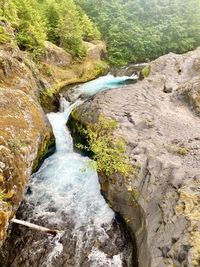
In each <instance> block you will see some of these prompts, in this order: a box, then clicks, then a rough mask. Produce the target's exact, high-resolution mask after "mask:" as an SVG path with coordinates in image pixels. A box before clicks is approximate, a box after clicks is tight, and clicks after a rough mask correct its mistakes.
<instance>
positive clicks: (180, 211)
mask: <svg viewBox="0 0 200 267" xmlns="http://www.w3.org/2000/svg"><path fill="white" fill-rule="evenodd" d="M199 75H200V49H197V50H196V51H193V52H189V53H187V54H185V55H176V54H172V53H170V54H168V55H166V56H163V57H160V58H159V59H157V60H156V61H154V62H152V63H151V74H150V76H149V77H148V78H146V79H144V80H143V81H139V82H138V83H137V84H134V85H129V86H127V87H126V88H123V89H117V90H108V91H104V92H102V93H100V94H98V95H96V96H95V97H94V98H92V99H90V100H89V101H87V102H85V103H84V104H83V105H82V106H80V107H79V110H78V113H79V114H80V119H81V114H85V113H88V116H84V119H83V118H82V122H83V123H85V122H86V121H85V118H86V117H87V120H88V121H90V122H91V121H95V120H96V118H97V117H98V114H100V113H104V114H105V115H106V116H108V117H111V118H113V119H115V120H117V121H118V122H119V126H118V129H117V130H116V132H115V134H116V135H117V136H121V137H123V138H124V139H125V140H126V142H127V153H128V155H129V157H130V161H131V162H132V164H133V165H136V166H139V167H140V173H139V175H138V177H137V179H136V178H135V177H132V178H130V179H129V180H127V179H125V178H123V177H119V176H118V175H113V177H106V176H105V175H103V174H101V175H100V180H101V184H102V190H103V192H104V194H105V196H106V198H107V199H108V200H109V202H110V203H111V205H112V206H113V208H114V209H115V210H117V211H118V212H120V213H121V214H122V216H123V217H124V219H125V221H126V222H127V225H128V226H129V227H130V229H131V231H132V233H133V235H134V237H135V239H136V243H137V247H138V261H139V266H140V267H146V266H152V267H158V266H159V267H166V266H170V267H172V266H176V267H179V266H180V267H181V266H200V118H199V117H198V114H199V108H200V90H199V88H200V78H199Z"/></svg>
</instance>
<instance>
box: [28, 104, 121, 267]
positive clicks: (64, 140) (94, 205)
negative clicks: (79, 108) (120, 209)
mask: <svg viewBox="0 0 200 267" xmlns="http://www.w3.org/2000/svg"><path fill="white" fill-rule="evenodd" d="M61 103H62V105H61V107H62V109H64V112H59V113H50V114H48V118H49V121H50V123H51V125H52V127H53V132H54V135H55V139H56V152H55V153H54V154H53V155H52V156H50V157H49V158H48V159H46V160H45V162H44V163H43V165H42V167H41V168H40V170H39V171H38V172H37V173H36V174H34V175H33V177H32V184H31V191H32V194H31V195H30V196H28V197H27V201H29V202H30V203H32V204H33V205H34V210H33V214H34V219H36V220H37V218H38V219H40V220H41V219H43V218H45V220H48V223H49V224H50V225H57V226H58V227H59V226H61V227H62V224H63V215H64V217H66V218H67V217H68V218H70V222H72V224H73V235H74V236H76V251H75V252H74V253H75V255H76V265H75V267H78V266H79V264H80V263H79V262H80V258H81V254H82V250H84V248H83V247H84V246H85V245H86V244H83V243H84V242H85V241H83V240H84V238H83V235H85V233H86V234H87V242H91V240H92V239H94V233H95V235H96V241H97V240H99V242H102V241H105V239H107V238H108V235H107V234H106V231H107V230H109V228H110V226H111V224H112V220H113V216H114V213H113V211H112V210H111V209H110V208H109V207H108V205H107V203H106V202H105V200H104V198H103V197H102V195H101V193H100V184H99V182H98V176H97V172H96V171H95V170H93V169H91V168H89V167H88V166H87V164H86V163H87V161H89V159H88V158H87V157H83V156H81V155H80V154H78V153H75V152H73V140H72V137H71V135H70V132H69V130H68V129H67V127H66V122H67V119H68V117H69V114H70V112H71V111H72V109H73V107H74V106H75V105H77V103H75V104H73V105H69V103H67V102H66V100H63V99H62V102H61ZM49 207H51V209H49ZM52 208H53V211H54V212H52ZM63 234H65V233H64V232H63ZM90 251H91V252H90V254H89V255H88V261H90V266H113V267H121V266H122V262H121V256H120V254H119V255H115V256H114V257H113V258H107V255H106V254H105V253H104V252H102V251H99V250H98V248H96V247H95V246H94V247H93V248H92V247H91V248H90ZM61 252H62V244H61V243H59V242H58V240H56V242H55V247H54V248H53V251H51V253H49V256H48V259H47V261H46V263H44V264H43V266H50V265H51V262H52V257H53V256H58V254H59V253H61Z"/></svg>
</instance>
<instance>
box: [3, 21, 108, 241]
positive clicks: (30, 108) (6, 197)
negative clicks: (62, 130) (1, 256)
mask: <svg viewBox="0 0 200 267" xmlns="http://www.w3.org/2000/svg"><path fill="white" fill-rule="evenodd" d="M1 27H3V28H4V31H5V32H7V34H8V36H10V42H8V43H6V44H3V43H2V44H1V45H0V140H1V142H0V186H1V192H0V194H1V196H0V246H1V245H2V244H3V242H4V240H5V238H6V236H7V234H6V232H7V228H8V226H9V221H10V220H11V218H13V216H14V215H15V213H16V210H17V208H18V207H19V204H20V202H21V201H22V199H23V196H24V191H25V188H26V186H27V183H28V179H29V177H30V175H31V173H32V172H33V171H34V170H35V169H36V168H37V166H38V163H39V161H40V159H41V157H42V156H44V155H45V154H46V153H47V150H48V147H49V146H51V145H52V144H53V143H54V136H53V132H52V128H51V125H50V123H49V121H48V119H47V117H46V116H45V113H44V111H43V109H45V110H48V109H51V110H52V109H55V108H56V105H57V98H56V93H57V92H58V91H59V90H60V88H62V86H64V85H67V84H72V83H76V82H84V81H87V80H90V79H94V78H95V77H97V76H98V75H100V74H102V73H104V71H106V70H107V65H106V64H105V63H104V62H103V61H101V59H102V58H103V57H104V54H105V45H104V44H103V43H102V42H97V43H94V44H93V43H85V45H86V47H87V57H86V58H85V59H84V60H83V61H82V62H77V61H74V60H73V58H72V56H71V55H70V54H69V53H67V52H65V51H64V50H63V49H62V48H59V47H57V46H55V45H53V44H52V43H50V42H46V43H45V47H46V48H45V54H44V56H43V57H42V59H41V60H40V61H39V62H37V64H36V63H35V62H34V61H33V60H32V59H31V56H30V54H29V53H27V52H22V51H21V50H20V49H19V48H18V46H17V45H16V44H15V43H14V42H13V39H12V37H13V31H12V29H11V28H10V27H9V25H8V24H4V23H2V26H1ZM41 105H42V106H43V109H42V107H41Z"/></svg>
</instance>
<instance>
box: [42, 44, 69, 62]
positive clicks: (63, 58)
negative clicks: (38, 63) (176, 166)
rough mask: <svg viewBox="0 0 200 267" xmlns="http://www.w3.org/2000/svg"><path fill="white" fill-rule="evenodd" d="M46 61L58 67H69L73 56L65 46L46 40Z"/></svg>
mask: <svg viewBox="0 0 200 267" xmlns="http://www.w3.org/2000/svg"><path fill="white" fill-rule="evenodd" d="M44 61H45V62H46V63H47V64H50V65H54V66H58V67H68V66H69V65H70V64H71V63H72V56H71V55H70V54H69V53H67V52H66V51H65V50H64V49H63V48H60V47H58V46H56V45H54V44H52V43H50V42H46V43H45V57H44Z"/></svg>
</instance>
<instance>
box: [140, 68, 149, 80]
mask: <svg viewBox="0 0 200 267" xmlns="http://www.w3.org/2000/svg"><path fill="white" fill-rule="evenodd" d="M150 72H151V66H150V65H147V66H145V67H144V68H143V69H142V70H141V72H140V78H141V79H144V78H147V77H148V76H149V74H150Z"/></svg>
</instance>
